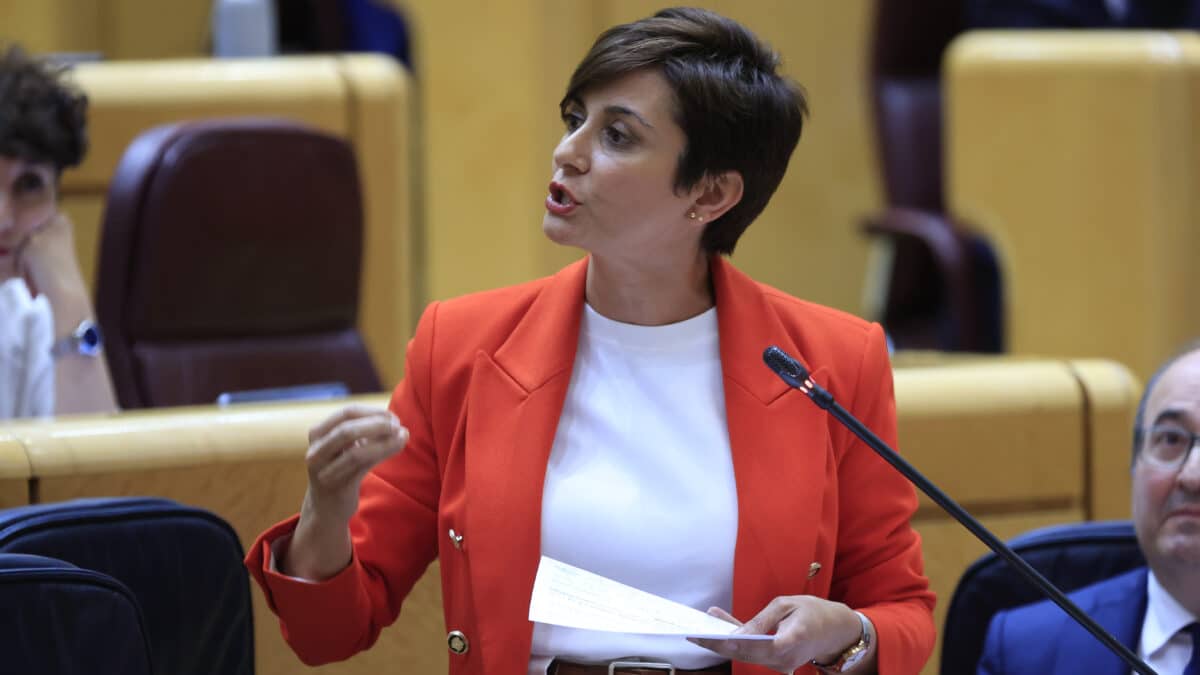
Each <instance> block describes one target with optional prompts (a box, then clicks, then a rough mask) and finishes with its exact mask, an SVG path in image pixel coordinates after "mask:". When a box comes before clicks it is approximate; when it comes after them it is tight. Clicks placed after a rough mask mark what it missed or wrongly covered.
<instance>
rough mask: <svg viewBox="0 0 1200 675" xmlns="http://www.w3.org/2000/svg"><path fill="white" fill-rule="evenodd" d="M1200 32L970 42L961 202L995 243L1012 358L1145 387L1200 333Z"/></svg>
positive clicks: (952, 176) (950, 174) (954, 178)
mask: <svg viewBox="0 0 1200 675" xmlns="http://www.w3.org/2000/svg"><path fill="white" fill-rule="evenodd" d="M1198 39H1200V38H1197V37H1196V36H1194V35H1185V34H1169V33H1151V32H1145V33H1138V32H1123V33H1119V32H1086V31H1077V32H1070V33H1067V32H1059V33H1056V32H1039V33H1023V32H1003V33H1001V32H996V33H987V32H984V33H977V34H969V35H967V36H965V37H963V38H960V40H959V41H957V42H956V43H955V44H954V45H953V46H952V48H951V50H950V52H949V53H948V55H947V61H946V73H947V77H946V87H947V88H946V102H947V103H946V106H947V107H946V115H947V116H946V142H947V196H948V201H949V204H950V206H951V209H952V210H953V211H954V212H955V213H956V214H957V215H959V216H961V217H962V218H964V219H965V220H967V221H968V222H971V223H974V224H975V225H977V226H978V227H980V228H982V229H983V230H984V231H985V232H987V233H988V235H989V236H990V237H991V238H992V239H993V241H994V242H995V243H996V245H997V247H998V251H999V256H1000V260H1001V263H1002V267H1003V271H1004V289H1005V294H1006V297H1005V304H1006V307H1007V308H1008V316H1007V319H1006V320H1007V341H1008V346H1009V348H1010V349H1011V350H1012V351H1013V352H1014V353H1022V354H1038V355H1043V356H1064V357H1102V358H1112V359H1116V360H1118V361H1120V362H1122V363H1125V364H1127V365H1128V366H1130V368H1132V369H1133V371H1134V372H1135V373H1136V374H1137V375H1138V376H1140V377H1143V378H1144V377H1147V376H1148V375H1149V374H1150V373H1151V372H1152V371H1153V369H1154V367H1155V366H1156V365H1157V364H1158V363H1159V362H1160V361H1161V360H1163V359H1164V358H1166V357H1167V356H1169V355H1170V354H1171V353H1172V352H1174V351H1175V350H1176V349H1178V348H1179V347H1180V346H1181V345H1182V343H1183V342H1185V341H1187V340H1189V339H1193V338H1194V337H1195V336H1196V335H1198V334H1200V315H1197V314H1196V313H1195V312H1189V311H1186V309H1185V308H1186V307H1187V306H1188V303H1189V296H1190V288H1191V276H1192V275H1191V261H1190V258H1191V257H1192V254H1191V252H1193V251H1195V250H1197V249H1198V248H1200V228H1197V227H1196V226H1195V223H1196V222H1197V218H1196V215H1197V211H1198V209H1197V206H1196V203H1197V197H1196V190H1195V189H1194V188H1195V185H1196V181H1197V179H1198V178H1200V170H1198V169H1197V163H1198V160H1197V159H1196V149H1197V140H1196V139H1197V138H1198V133H1197V130H1196V129H1195V127H1196V120H1198V119H1200V114H1197V113H1198V112H1200V110H1198V109H1197V108H1196V107H1195V105H1196V98H1197V97H1198V96H1200V93H1198V92H1197V87H1196V83H1197V82H1198V81H1200V78H1198V76H1197V74H1196V72H1197V64H1198V63H1200V59H1197V57H1196V53H1197V42H1196V41H1197V40H1198Z"/></svg>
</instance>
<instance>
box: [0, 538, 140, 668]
mask: <svg viewBox="0 0 1200 675" xmlns="http://www.w3.org/2000/svg"><path fill="white" fill-rule="evenodd" d="M0 607H3V608H4V611H2V612H0V650H2V651H3V655H2V656H0V659H2V663H3V665H0V672H5V673H38V675H150V673H151V670H150V650H149V647H148V645H147V643H146V634H145V626H144V624H143V622H142V616H141V612H140V611H139V609H138V603H137V601H136V600H135V599H134V597H133V594H132V593H131V592H130V591H129V589H128V588H125V586H124V585H122V584H121V583H120V582H118V581H116V580H114V579H113V578H111V577H109V576H107V575H104V574H100V573H98V572H94V571H92V570H85V569H79V568H78V567H76V566H74V565H72V564H70V563H67V562H63V561H61V560H56V559H53V558H45V557H42V556H36V555H23V554H16V553H0Z"/></svg>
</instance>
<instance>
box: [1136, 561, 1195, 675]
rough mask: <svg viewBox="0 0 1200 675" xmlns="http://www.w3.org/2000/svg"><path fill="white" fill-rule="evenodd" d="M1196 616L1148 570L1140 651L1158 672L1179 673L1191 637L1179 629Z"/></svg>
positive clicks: (1188, 655) (1186, 654) (1187, 654)
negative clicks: (1182, 633) (1181, 633)
mask: <svg viewBox="0 0 1200 675" xmlns="http://www.w3.org/2000/svg"><path fill="white" fill-rule="evenodd" d="M1195 620H1196V617H1195V616H1193V615H1192V613H1191V612H1189V611H1187V609H1186V608H1184V606H1183V605H1181V604H1179V601H1177V600H1176V599H1175V598H1173V597H1171V594H1170V593H1168V592H1167V589H1165V588H1163V586H1162V584H1161V583H1159V581H1158V577H1156V576H1154V572H1150V573H1149V574H1148V575H1147V580H1146V618H1145V620H1144V621H1142V639H1141V642H1140V643H1139V646H1138V652H1139V655H1140V656H1141V657H1142V658H1143V659H1145V660H1146V661H1147V662H1148V663H1149V664H1150V666H1151V667H1153V668H1154V669H1155V670H1157V671H1158V672H1160V673H1164V674H1165V673H1182V672H1183V669H1184V668H1185V667H1187V662H1188V659H1189V658H1190V657H1191V644H1190V642H1191V641H1190V640H1189V639H1188V638H1187V636H1186V635H1178V633H1179V631H1180V629H1182V628H1184V627H1185V626H1187V625H1188V624H1190V623H1192V622H1194V621H1195ZM1172 638H1174V639H1172Z"/></svg>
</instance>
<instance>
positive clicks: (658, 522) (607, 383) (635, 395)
mask: <svg viewBox="0 0 1200 675" xmlns="http://www.w3.org/2000/svg"><path fill="white" fill-rule="evenodd" d="M737 510H738V503H737V486H736V484H735V482H734V475H733V458H732V456H731V455H730V448H729V430H728V427H727V425H726V419H725V392H724V389H723V387H722V376H721V359H720V353H719V345H718V331H717V313H716V309H715V308H713V309H710V310H708V311H707V312H704V313H703V314H701V315H699V316H696V317H693V318H691V319H688V320H686V321H682V322H679V323H675V324H670V325H666V326H636V325H631V324H625V323H620V322H617V321H613V320H611V319H608V318H605V317H603V316H601V315H600V314H598V313H597V312H596V311H595V310H593V309H592V308H591V307H590V306H585V310H584V316H583V319H582V324H581V325H580V331H579V346H578V351H577V352H576V356H575V364H574V369H573V371H572V373H571V382H570V385H569V387H568V389H567V397H566V401H565V403H564V406H563V412H562V416H561V418H560V419H559V422H558V429H557V432H556V434H555V437H554V446H553V449H552V450H551V453H550V462H549V465H548V466H547V469H546V483H545V486H544V490H543V496H542V534H541V537H542V539H541V546H542V554H543V555H546V556H549V557H551V558H555V559H557V560H561V561H563V562H565V563H568V564H570V565H574V566H576V567H580V568H583V569H586V570H589V571H591V572H595V573H597V574H600V575H602V576H606V577H609V578H611V579H615V580H617V581H620V582H621V583H624V584H628V585H630V586H633V587H635V588H640V589H642V590H644V591H648V592H650V593H653V594H655V595H659V596H662V597H665V598H668V599H670V600H674V601H676V602H680V603H683V604H685V605H689V606H691V607H694V608H696V609H699V610H701V611H704V610H706V609H708V608H709V607H711V606H718V607H722V608H724V609H726V610H729V609H730V602H731V600H732V596H733V554H734V544H735V543H736V539H737ZM532 654H533V655H532V658H531V659H530V664H529V673H530V674H531V675H533V674H538V673H543V674H544V673H545V672H546V666H547V665H548V664H549V663H550V661H551V659H553V658H554V657H555V656H558V657H562V658H564V659H566V660H569V661H576V662H581V663H587V662H591V663H599V662H607V661H612V660H616V659H620V658H622V657H630V656H636V657H646V658H650V659H651V660H661V661H665V662H670V663H672V664H673V665H675V666H676V667H678V668H686V669H695V668H705V667H708V666H712V665H716V664H717V663H720V662H722V661H725V660H726V659H724V658H722V657H720V656H718V655H716V654H714V653H712V652H710V651H708V650H705V649H701V648H700V647H697V646H696V645H693V644H691V643H689V642H687V641H686V640H684V639H683V638H667V637H654V636H635V635H625V634H619V633H602V632H595V631H584V630H577V629H572V628H563V627H559V626H549V625H546V624H540V623H538V624H534V629H533V647H532Z"/></svg>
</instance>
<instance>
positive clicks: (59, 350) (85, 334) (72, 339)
mask: <svg viewBox="0 0 1200 675" xmlns="http://www.w3.org/2000/svg"><path fill="white" fill-rule="evenodd" d="M103 348H104V336H103V335H101V334H100V327H99V326H97V325H96V323H95V322H94V321H92V320H91V319H84V320H83V321H80V322H79V327H78V328H76V329H75V330H74V331H72V332H71V334H70V335H67V336H66V337H62V338H59V339H58V340H57V341H55V343H54V346H53V347H51V348H50V355H51V356H53V357H54V358H56V359H58V358H62V357H64V356H67V355H68V354H79V355H81V356H96V355H97V354H99V353H100V350H101V349H103Z"/></svg>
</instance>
